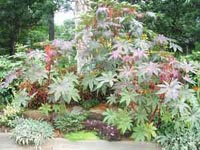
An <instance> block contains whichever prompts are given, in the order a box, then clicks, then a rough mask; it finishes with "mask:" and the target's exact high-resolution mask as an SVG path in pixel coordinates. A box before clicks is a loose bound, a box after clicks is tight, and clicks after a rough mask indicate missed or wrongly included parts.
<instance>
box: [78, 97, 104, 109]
mask: <svg viewBox="0 0 200 150" xmlns="http://www.w3.org/2000/svg"><path fill="white" fill-rule="evenodd" d="M98 104H100V102H99V101H98V100H97V99H91V100H87V101H83V102H82V103H81V106H82V107H83V108H85V109H87V110H88V109H90V108H92V107H94V106H97V105H98Z"/></svg>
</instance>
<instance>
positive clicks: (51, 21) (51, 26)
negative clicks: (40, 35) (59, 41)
mask: <svg viewBox="0 0 200 150" xmlns="http://www.w3.org/2000/svg"><path fill="white" fill-rule="evenodd" d="M48 25H49V41H52V40H54V39H55V25H54V11H51V12H50V14H49V18H48Z"/></svg>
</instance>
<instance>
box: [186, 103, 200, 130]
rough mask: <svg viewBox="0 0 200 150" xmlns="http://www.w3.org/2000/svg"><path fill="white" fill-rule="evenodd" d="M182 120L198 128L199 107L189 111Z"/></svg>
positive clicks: (199, 118)
mask: <svg viewBox="0 0 200 150" xmlns="http://www.w3.org/2000/svg"><path fill="white" fill-rule="evenodd" d="M184 120H186V121H187V122H188V123H189V124H191V126H192V127H197V128H199V127H200V126H199V123H200V109H199V107H194V108H193V109H191V111H190V114H189V115H187V116H185V118H184Z"/></svg>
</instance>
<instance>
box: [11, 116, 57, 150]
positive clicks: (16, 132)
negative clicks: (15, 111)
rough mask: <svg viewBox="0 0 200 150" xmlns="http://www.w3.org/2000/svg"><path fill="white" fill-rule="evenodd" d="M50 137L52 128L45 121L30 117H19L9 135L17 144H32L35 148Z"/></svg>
mask: <svg viewBox="0 0 200 150" xmlns="http://www.w3.org/2000/svg"><path fill="white" fill-rule="evenodd" d="M52 137H53V128H52V127H51V126H50V125H49V124H48V123H47V122H44V121H38V120H32V119H20V121H18V123H17V125H16V127H15V128H14V129H13V130H12V135H11V138H12V139H14V140H15V142H16V143H17V144H20V145H30V144H34V145H35V146H36V149H39V148H40V146H41V144H43V143H44V142H45V141H46V140H48V139H50V138H52Z"/></svg>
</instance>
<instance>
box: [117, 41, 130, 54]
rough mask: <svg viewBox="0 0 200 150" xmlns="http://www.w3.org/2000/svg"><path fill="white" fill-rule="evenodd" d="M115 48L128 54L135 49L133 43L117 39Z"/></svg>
mask: <svg viewBox="0 0 200 150" xmlns="http://www.w3.org/2000/svg"><path fill="white" fill-rule="evenodd" d="M113 49H114V50H117V51H119V52H120V53H121V54H128V53H129V52H130V51H132V49H133V45H132V44H131V43H129V42H128V41H125V40H123V41H117V42H116V43H115V44H114V46H113Z"/></svg>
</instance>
